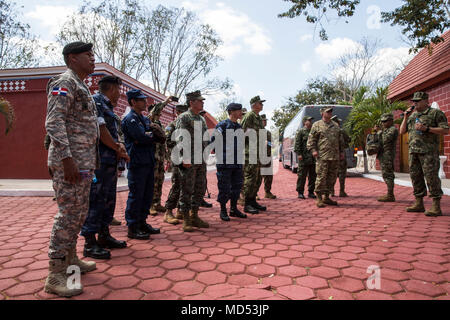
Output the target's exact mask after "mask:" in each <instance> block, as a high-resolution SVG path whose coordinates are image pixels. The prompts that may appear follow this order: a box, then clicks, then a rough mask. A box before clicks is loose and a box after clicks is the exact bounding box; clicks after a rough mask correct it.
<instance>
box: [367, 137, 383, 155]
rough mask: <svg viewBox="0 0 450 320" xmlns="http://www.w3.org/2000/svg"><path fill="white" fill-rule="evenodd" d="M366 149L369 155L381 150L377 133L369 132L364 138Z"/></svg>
mask: <svg viewBox="0 0 450 320" xmlns="http://www.w3.org/2000/svg"><path fill="white" fill-rule="evenodd" d="M366 151H367V154H368V155H369V156H373V155H374V154H378V153H379V152H381V141H380V136H379V135H378V133H369V134H368V135H367V138H366Z"/></svg>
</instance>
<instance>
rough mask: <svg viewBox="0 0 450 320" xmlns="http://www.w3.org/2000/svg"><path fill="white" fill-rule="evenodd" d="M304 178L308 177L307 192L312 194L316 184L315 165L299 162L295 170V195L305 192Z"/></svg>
mask: <svg viewBox="0 0 450 320" xmlns="http://www.w3.org/2000/svg"><path fill="white" fill-rule="evenodd" d="M306 177H308V192H309V193H314V188H315V184H316V165H315V164H314V163H311V164H304V163H303V162H299V164H298V168H297V193H299V194H300V193H301V194H303V193H304V192H305V183H306Z"/></svg>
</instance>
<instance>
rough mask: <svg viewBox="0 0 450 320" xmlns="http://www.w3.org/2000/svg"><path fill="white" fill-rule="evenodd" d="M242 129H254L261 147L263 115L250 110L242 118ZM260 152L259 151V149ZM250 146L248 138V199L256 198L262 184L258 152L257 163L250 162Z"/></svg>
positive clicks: (245, 180)
mask: <svg viewBox="0 0 450 320" xmlns="http://www.w3.org/2000/svg"><path fill="white" fill-rule="evenodd" d="M242 129H243V130H244V131H247V129H253V130H255V131H256V134H257V141H258V144H257V147H258V148H259V137H258V135H259V130H261V129H264V126H263V123H262V120H261V117H260V116H259V115H257V114H256V113H255V112H254V111H250V112H248V113H247V114H246V115H245V117H244V118H243V119H242ZM257 152H258V151H257ZM249 159H250V148H249V143H248V141H247V139H246V143H245V166H244V188H243V189H244V198H245V201H247V200H254V199H256V196H257V194H258V187H259V186H260V185H261V180H262V178H261V172H260V164H259V157H258V154H257V155H256V159H257V163H255V164H251V163H249Z"/></svg>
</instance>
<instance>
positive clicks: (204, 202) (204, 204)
mask: <svg viewBox="0 0 450 320" xmlns="http://www.w3.org/2000/svg"><path fill="white" fill-rule="evenodd" d="M212 206H213V205H212V204H211V203H208V202H206V201H205V199H202V202H200V207H203V208H212Z"/></svg>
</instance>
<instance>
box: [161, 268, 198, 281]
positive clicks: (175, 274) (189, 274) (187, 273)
mask: <svg viewBox="0 0 450 320" xmlns="http://www.w3.org/2000/svg"><path fill="white" fill-rule="evenodd" d="M195 275H196V274H195V272H193V271H191V270H189V269H176V270H170V271H169V272H167V274H166V276H165V278H167V279H169V280H171V281H175V282H178V281H186V280H194V278H195Z"/></svg>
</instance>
